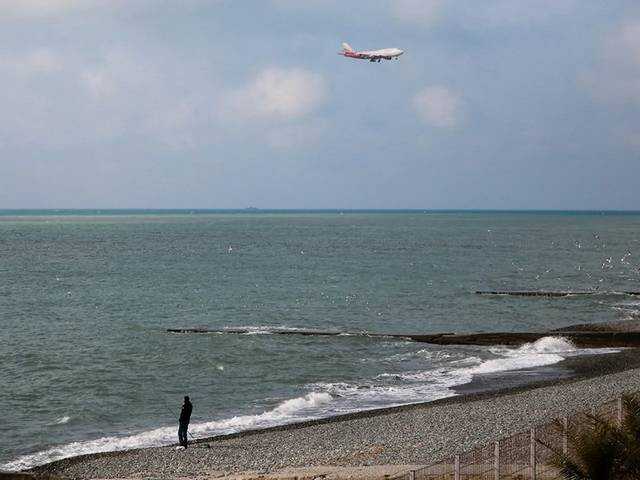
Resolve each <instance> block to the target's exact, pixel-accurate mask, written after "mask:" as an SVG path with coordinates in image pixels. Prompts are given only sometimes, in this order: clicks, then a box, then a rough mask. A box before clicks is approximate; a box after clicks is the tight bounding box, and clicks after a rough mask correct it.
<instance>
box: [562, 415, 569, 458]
mask: <svg viewBox="0 0 640 480" xmlns="http://www.w3.org/2000/svg"><path fill="white" fill-rule="evenodd" d="M568 437H569V417H567V416H566V415H565V416H564V418H563V419H562V453H564V454H565V455H566V454H567V452H568V451H569V445H568V443H569V442H568Z"/></svg>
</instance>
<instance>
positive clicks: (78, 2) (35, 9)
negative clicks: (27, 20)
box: [0, 0, 99, 18]
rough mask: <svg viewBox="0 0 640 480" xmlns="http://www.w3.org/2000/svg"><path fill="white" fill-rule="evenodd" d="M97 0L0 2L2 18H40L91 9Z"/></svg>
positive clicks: (10, 0)
mask: <svg viewBox="0 0 640 480" xmlns="http://www.w3.org/2000/svg"><path fill="white" fill-rule="evenodd" d="M98 3H99V2H98V1H96V0H0V18H1V17H4V16H8V17H13V16H20V17H22V16H28V17H40V16H47V15H51V14H56V13H64V12H69V11H72V10H79V9H89V8H92V7H94V6H95V5H97V4H98Z"/></svg>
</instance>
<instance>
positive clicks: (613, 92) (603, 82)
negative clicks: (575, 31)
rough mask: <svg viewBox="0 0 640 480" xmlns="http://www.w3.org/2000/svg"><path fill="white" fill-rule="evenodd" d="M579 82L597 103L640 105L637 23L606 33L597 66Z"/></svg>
mask: <svg viewBox="0 0 640 480" xmlns="http://www.w3.org/2000/svg"><path fill="white" fill-rule="evenodd" d="M581 80H582V83H583V84H584V85H585V86H586V87H587V88H588V89H589V90H590V91H591V93H592V94H593V96H594V97H595V98H596V99H598V100H600V101H603V102H606V103H614V104H615V103H617V104H623V105H625V104H628V103H629V102H631V103H632V104H640V21H638V22H632V23H626V24H624V25H621V26H619V27H618V28H617V29H615V30H614V31H612V32H611V33H609V34H608V35H607V36H606V38H605V39H604V41H603V42H602V46H601V50H600V58H599V60H598V62H597V65H596V67H595V68H594V70H593V71H591V72H589V73H588V74H587V75H585V76H584V77H583V78H582V79H581Z"/></svg>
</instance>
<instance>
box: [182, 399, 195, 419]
mask: <svg viewBox="0 0 640 480" xmlns="http://www.w3.org/2000/svg"><path fill="white" fill-rule="evenodd" d="M191 410H193V405H192V404H191V402H188V401H187V402H184V403H183V404H182V410H180V423H189V420H190V419H191Z"/></svg>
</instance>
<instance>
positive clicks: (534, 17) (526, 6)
mask: <svg viewBox="0 0 640 480" xmlns="http://www.w3.org/2000/svg"><path fill="white" fill-rule="evenodd" d="M578 6H579V4H578V2H577V0H528V1H526V2H518V1H514V0H483V1H481V2H479V1H477V0H391V12H392V13H393V15H394V16H395V18H397V19H398V20H400V21H402V22H405V23H414V24H418V25H420V26H427V27H430V26H433V25H435V24H437V23H439V22H443V21H447V20H455V22H456V23H458V24H459V25H464V26H465V27H466V28H487V27H490V28H499V27H504V26H517V25H523V24H525V25H531V24H533V23H537V22H544V21H547V20H548V19H549V18H552V17H554V16H558V15H568V14H570V13H571V12H573V11H574V10H575V9H576V8H577V7H578Z"/></svg>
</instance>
